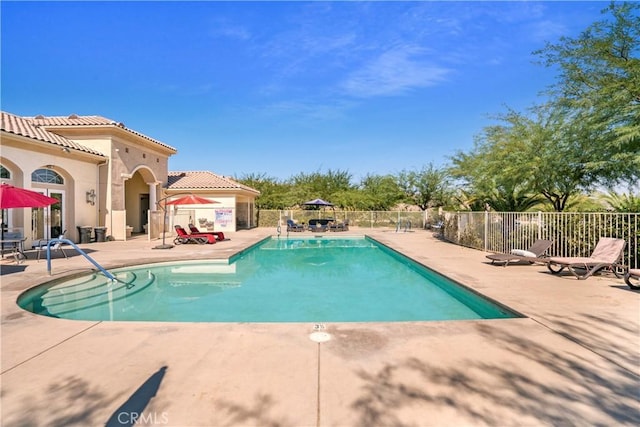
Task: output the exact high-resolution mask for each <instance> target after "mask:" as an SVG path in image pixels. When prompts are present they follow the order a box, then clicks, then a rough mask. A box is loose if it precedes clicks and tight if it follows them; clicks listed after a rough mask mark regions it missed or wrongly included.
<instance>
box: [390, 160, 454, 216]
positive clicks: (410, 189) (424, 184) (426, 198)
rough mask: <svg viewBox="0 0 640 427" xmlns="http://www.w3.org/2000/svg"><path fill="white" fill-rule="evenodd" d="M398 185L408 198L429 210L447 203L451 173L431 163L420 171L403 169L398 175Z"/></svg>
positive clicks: (423, 208) (421, 207)
mask: <svg viewBox="0 0 640 427" xmlns="http://www.w3.org/2000/svg"><path fill="white" fill-rule="evenodd" d="M398 185H399V186H400V188H401V189H402V191H403V192H404V194H405V197H406V200H407V201H409V202H410V203H412V204H414V205H416V206H418V207H419V208H420V209H422V210H423V211H424V210H427V209H428V208H431V207H436V206H442V205H444V204H446V202H447V200H448V199H449V197H450V194H451V193H450V184H449V174H448V172H447V170H446V169H439V168H436V167H434V166H433V164H432V163H429V164H428V165H426V166H423V168H422V169H421V170H419V171H407V170H403V171H402V172H400V174H399V175H398Z"/></svg>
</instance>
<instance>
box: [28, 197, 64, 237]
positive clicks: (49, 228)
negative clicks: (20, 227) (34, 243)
mask: <svg viewBox="0 0 640 427" xmlns="http://www.w3.org/2000/svg"><path fill="white" fill-rule="evenodd" d="M40 193H42V194H44V195H46V196H49V197H53V198H54V199H56V200H58V201H57V202H56V203H54V204H52V205H50V206H46V207H44V208H32V209H31V230H32V237H31V238H32V240H40V239H52V238H55V237H58V236H60V235H61V234H62V232H63V231H64V191H62V190H43V191H40Z"/></svg>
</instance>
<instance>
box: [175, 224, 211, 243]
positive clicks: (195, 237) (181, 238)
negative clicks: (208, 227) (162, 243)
mask: <svg viewBox="0 0 640 427" xmlns="http://www.w3.org/2000/svg"><path fill="white" fill-rule="evenodd" d="M174 228H175V229H176V233H178V236H177V237H176V238H175V239H174V240H173V243H175V244H176V245H182V244H186V243H198V244H200V245H203V244H205V243H215V242H216V238H215V237H214V236H213V235H212V234H193V233H191V234H189V233H187V230H185V229H184V228H182V226H180V225H174Z"/></svg>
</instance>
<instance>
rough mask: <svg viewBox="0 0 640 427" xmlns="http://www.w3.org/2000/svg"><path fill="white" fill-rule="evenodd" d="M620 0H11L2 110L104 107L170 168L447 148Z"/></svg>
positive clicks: (381, 156)
mask: <svg viewBox="0 0 640 427" xmlns="http://www.w3.org/2000/svg"><path fill="white" fill-rule="evenodd" d="M607 4H608V3H607V2H535V1H530V2H524V1H513V2H482V1H476V2H455V1H449V2H430V1H415V2H401V1H397V2H270V1H261V2H215V1H201V2H151V1H148V2H10V1H4V0H3V1H2V2H1V3H0V8H1V20H2V21H1V24H2V29H1V36H2V41H1V43H2V46H1V48H2V57H1V59H2V63H1V65H2V70H1V71H2V76H1V83H2V87H1V91H2V92H1V100H2V110H4V111H7V112H10V113H13V114H18V115H22V116H35V115H38V114H43V115H69V114H72V113H75V114H79V115H100V116H104V117H108V118H111V119H114V120H116V121H118V122H123V123H124V124H125V125H126V126H127V127H129V128H132V129H134V130H136V131H139V132H142V133H144V134H146V135H148V136H150V137H153V138H156V139H158V140H160V141H162V142H164V143H166V144H169V145H172V146H174V147H176V148H177V149H178V154H177V155H175V156H173V157H171V159H170V161H169V168H170V170H173V171H176V170H210V171H212V172H215V173H217V174H220V175H225V176H237V177H241V176H243V175H245V174H249V173H256V174H266V175H267V176H270V177H275V178H279V179H287V178H289V177H291V176H293V175H296V174H298V173H301V172H305V173H311V172H327V171H328V170H333V171H337V170H341V171H348V172H350V173H351V174H352V175H353V180H354V182H358V181H359V180H360V178H362V177H364V176H366V175H367V174H397V173H398V172H400V171H402V170H416V169H420V168H422V167H423V166H424V165H426V164H428V163H430V162H433V163H434V164H435V165H437V166H440V165H445V164H446V163H447V162H448V157H449V156H451V155H453V154H454V153H455V152H456V151H458V150H463V151H466V150H468V149H470V148H471V147H472V146H473V140H474V136H475V135H477V134H478V133H480V132H481V130H482V128H483V127H484V126H487V125H489V124H491V123H493V122H492V119H491V116H492V115H495V114H497V113H500V112H504V111H505V108H506V106H509V107H513V108H516V109H518V110H521V111H523V110H525V109H526V108H527V107H530V106H531V105H533V104H534V103H537V102H541V101H542V99H543V98H542V96H541V95H540V93H541V92H542V91H543V90H544V89H545V88H546V87H547V86H548V85H549V84H551V83H552V82H553V80H554V77H555V71H554V70H552V69H547V68H545V67H544V66H542V65H539V64H536V63H535V61H536V57H534V56H533V55H532V54H531V53H532V52H533V51H534V50H536V49H539V48H541V47H543V46H544V44H545V42H546V41H551V42H555V41H557V40H558V38H559V37H561V36H570V37H574V36H577V35H578V34H579V33H580V31H582V30H584V29H585V28H586V27H587V26H588V25H589V24H591V23H592V22H594V21H596V20H599V19H601V18H602V15H601V14H600V11H601V10H602V9H603V8H605V7H606V5H607Z"/></svg>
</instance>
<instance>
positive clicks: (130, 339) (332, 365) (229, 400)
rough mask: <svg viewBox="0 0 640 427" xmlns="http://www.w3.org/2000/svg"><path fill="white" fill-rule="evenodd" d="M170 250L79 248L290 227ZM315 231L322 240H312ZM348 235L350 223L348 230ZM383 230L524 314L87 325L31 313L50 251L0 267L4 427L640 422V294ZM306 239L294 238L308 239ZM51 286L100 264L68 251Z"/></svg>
mask: <svg viewBox="0 0 640 427" xmlns="http://www.w3.org/2000/svg"><path fill="white" fill-rule="evenodd" d="M274 231H275V230H273V229H255V230H250V231H239V232H236V233H231V235H230V236H229V237H231V240H230V241H227V242H221V243H217V244H215V245H206V246H200V245H182V246H177V247H175V248H173V249H170V250H154V249H152V247H153V246H156V245H158V244H159V243H160V242H158V241H155V240H154V241H151V242H149V241H147V240H146V239H141V238H136V239H133V240H130V241H128V242H104V243H91V244H84V245H80V246H81V247H82V248H83V249H84V250H86V251H87V253H89V255H91V256H92V257H94V258H95V259H96V260H97V261H98V262H99V263H101V264H102V265H104V266H105V267H107V268H113V267H118V266H122V265H125V264H131V263H144V262H153V261H162V260H175V259H192V258H204V259H206V258H227V257H228V256H230V255H231V254H233V253H235V252H237V251H239V250H241V249H243V248H245V247H247V246H249V245H251V244H253V243H255V242H257V241H259V240H260V239H261V238H263V237H266V236H268V235H271V234H273V233H274ZM300 234H302V235H311V233H308V232H305V233H300ZM340 234H341V235H344V234H346V233H340ZM349 234H367V235H370V236H371V237H373V238H375V239H377V240H379V241H381V242H382V243H385V244H387V245H389V246H391V247H393V248H394V249H397V250H399V251H400V252H402V253H404V254H406V255H408V256H410V257H412V258H414V259H415V260H417V261H419V262H421V263H423V264H425V265H427V266H429V267H431V268H433V269H435V270H436V271H439V272H441V273H443V274H445V275H447V276H449V277H450V278H452V279H454V280H456V281H458V282H460V283H463V284H465V285H466V286H468V287H470V288H472V289H474V290H476V291H478V292H480V293H482V294H483V295H485V296H488V297H490V298H492V299H494V300H496V301H498V302H500V303H502V304H504V305H506V306H508V307H510V308H512V309H514V310H516V311H518V312H520V313H522V314H523V315H525V316H526V317H525V318H521V319H501V320H480V321H454V322H400V323H327V324H325V325H324V328H325V329H322V331H323V332H328V333H329V334H330V336H331V339H330V340H329V341H327V342H322V343H317V342H314V341H312V340H311V339H310V337H309V336H310V334H311V333H312V332H314V330H315V328H316V325H314V324H307V323H285V324H277V323H259V324H251V323H212V324H207V323H162V322H88V321H71V320H64V319H55V318H47V317H43V316H38V315H34V314H31V313H28V312H25V311H23V310H21V309H20V308H19V307H18V306H17V305H16V303H15V301H16V298H17V297H18V295H19V294H20V293H21V292H22V291H24V290H26V289H28V288H30V287H32V286H33V285H35V284H38V283H43V282H45V281H47V280H49V279H50V278H49V276H48V275H47V271H46V264H47V263H46V261H43V260H40V262H36V261H35V260H34V259H33V258H35V255H34V254H31V256H30V258H31V259H30V260H28V261H26V262H25V263H23V264H19V265H16V264H15V263H13V262H11V261H10V260H12V258H10V259H8V260H3V261H2V263H1V269H2V275H1V276H0V280H1V283H0V289H1V290H2V319H1V333H2V341H1V344H2V354H1V356H2V358H1V361H2V367H1V372H2V374H1V377H0V379H1V383H2V384H1V399H2V401H1V411H2V416H1V425H2V426H44V425H51V426H57V425H65V426H66V425H78V426H104V425H107V426H114V425H132V424H133V423H134V422H135V421H136V420H137V422H138V424H137V425H157V426H159V425H168V426H362V427H369V426H383V425H384V426H387V425H396V426H399V425H406V426H480V425H492V426H521V425H527V426H537V425H554V426H555V425H638V424H640V292H634V291H631V290H630V289H629V288H628V287H627V286H626V285H625V284H624V282H623V280H622V279H616V278H615V277H613V276H611V277H609V276H604V275H603V276H594V277H591V278H589V279H587V280H584V281H578V280H576V279H575V278H574V277H573V276H570V275H569V276H565V275H563V276H560V277H558V276H553V275H551V274H549V273H548V272H547V270H546V268H545V267H544V266H542V265H510V266H508V267H504V268H503V267H500V266H494V265H490V264H489V263H488V262H487V261H488V260H487V259H486V258H485V253H484V252H481V251H477V250H473V249H468V248H462V247H459V246H456V245H453V244H450V243H447V242H443V241H440V240H438V239H436V238H434V237H433V236H432V234H431V233H429V232H426V231H422V230H416V231H415V232H409V233H395V232H394V231H392V230H369V229H361V230H356V229H354V230H352V232H350V233H349ZM297 235H298V233H295V234H293V233H292V237H296V236H297ZM67 252H68V254H69V255H70V257H69V259H64V258H63V257H62V258H61V255H59V254H58V255H56V257H55V259H54V260H53V261H52V272H53V278H58V277H61V276H64V275H67V274H72V273H75V272H78V271H88V270H90V269H91V267H92V266H91V265H90V264H89V263H88V262H87V261H86V260H85V259H83V258H82V257H81V256H79V255H78V254H72V252H73V251H72V250H69V251H67Z"/></svg>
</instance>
